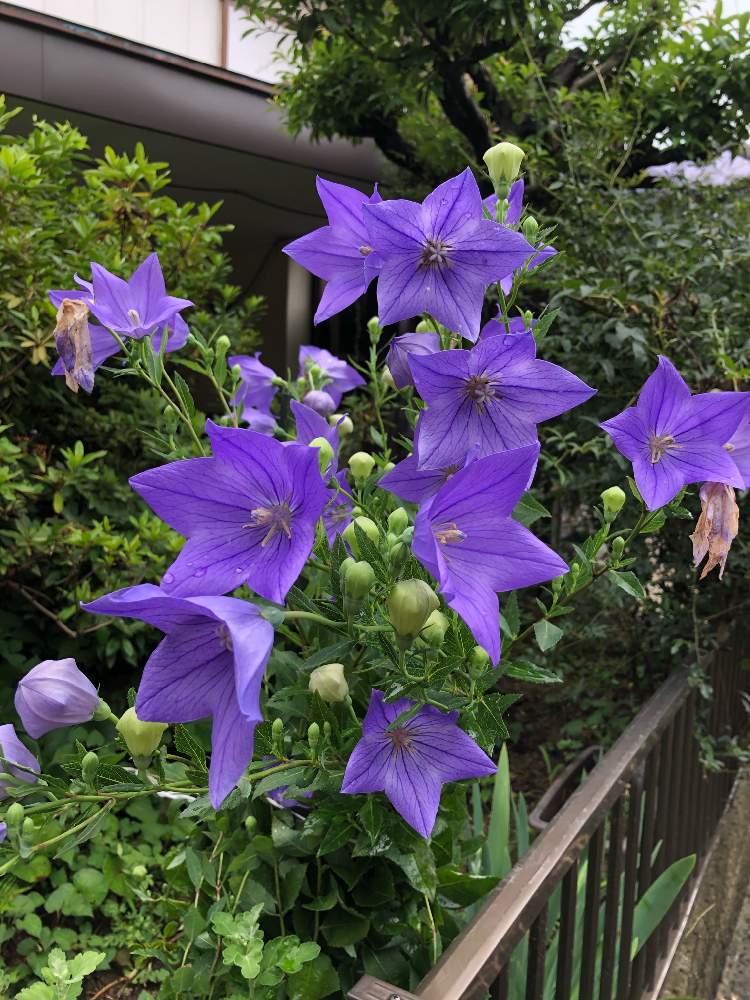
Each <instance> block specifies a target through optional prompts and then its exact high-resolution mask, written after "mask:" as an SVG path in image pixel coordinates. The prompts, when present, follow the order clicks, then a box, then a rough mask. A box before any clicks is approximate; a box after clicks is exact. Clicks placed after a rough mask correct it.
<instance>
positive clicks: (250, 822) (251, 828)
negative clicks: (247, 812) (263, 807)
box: [245, 816, 258, 834]
mask: <svg viewBox="0 0 750 1000" xmlns="http://www.w3.org/2000/svg"><path fill="white" fill-rule="evenodd" d="M257 825H258V821H257V819H256V818H255V816H246V817H245V829H246V830H247V832H248V833H250V834H252V833H255V828H256V826H257Z"/></svg>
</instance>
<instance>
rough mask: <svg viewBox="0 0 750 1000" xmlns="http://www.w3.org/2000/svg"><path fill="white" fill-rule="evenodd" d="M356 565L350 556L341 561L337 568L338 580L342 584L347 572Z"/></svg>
mask: <svg viewBox="0 0 750 1000" xmlns="http://www.w3.org/2000/svg"><path fill="white" fill-rule="evenodd" d="M355 564H356V559H352V557H351V556H347V557H346V559H342V560H341V565H340V566H339V579H340V580H341V582H342V583H343V582H344V581H345V580H346V578H347V576H348V574H349V570H350V569H351V568H352V566H354V565H355Z"/></svg>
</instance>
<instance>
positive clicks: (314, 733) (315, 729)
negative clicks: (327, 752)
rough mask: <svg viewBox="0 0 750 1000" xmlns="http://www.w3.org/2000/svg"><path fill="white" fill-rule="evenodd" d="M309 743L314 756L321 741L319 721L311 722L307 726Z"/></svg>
mask: <svg viewBox="0 0 750 1000" xmlns="http://www.w3.org/2000/svg"><path fill="white" fill-rule="evenodd" d="M307 743H308V746H309V747H310V753H311V754H312V756H313V757H314V756H315V751H316V750H317V749H318V744H319V743H320V726H319V725H318V723H317V722H311V723H310V725H309V726H308V727H307Z"/></svg>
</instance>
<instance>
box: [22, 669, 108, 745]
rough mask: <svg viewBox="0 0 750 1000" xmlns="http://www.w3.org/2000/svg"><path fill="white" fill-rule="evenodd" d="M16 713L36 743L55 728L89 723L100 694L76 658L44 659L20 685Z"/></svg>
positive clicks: (97, 704)
mask: <svg viewBox="0 0 750 1000" xmlns="http://www.w3.org/2000/svg"><path fill="white" fill-rule="evenodd" d="M15 705H16V711H17V712H18V714H19V716H20V717H21V722H22V723H23V728H24V729H25V730H26V732H27V733H28V734H29V736H31V737H33V738H34V739H35V740H37V739H39V737H40V736H44V734H45V733H48V732H50V730H52V729H59V728H60V727H61V726H74V725H76V724H78V723H80V722H88V721H89V720H90V719H91V718H92V717H93V715H94V712H96V710H97V708H98V707H99V695H98V694H97V691H96V688H95V687H94V685H93V684H92V683H91V681H90V680H89V679H88V677H86V676H85V675H84V674H82V673H81V671H80V670H79V669H78V667H77V666H76V661H75V660H73V659H70V658H68V659H65V660H43V661H42V663H37V665H36V666H35V667H32V669H31V670H30V671H29V672H28V673H27V674H26V676H25V677H22V678H21V680H20V681H19V682H18V687H17V688H16V697H15Z"/></svg>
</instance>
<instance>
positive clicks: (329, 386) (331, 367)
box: [299, 344, 365, 408]
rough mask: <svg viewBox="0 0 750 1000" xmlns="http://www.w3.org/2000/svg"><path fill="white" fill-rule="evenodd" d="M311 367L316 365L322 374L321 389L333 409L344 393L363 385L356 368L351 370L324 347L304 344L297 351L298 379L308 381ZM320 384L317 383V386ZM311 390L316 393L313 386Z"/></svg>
mask: <svg viewBox="0 0 750 1000" xmlns="http://www.w3.org/2000/svg"><path fill="white" fill-rule="evenodd" d="M313 365H317V366H318V368H320V370H321V372H322V373H323V378H322V383H323V384H322V388H323V389H324V390H325V392H326V393H327V394H328V395H329V396H330V397H331V399H332V400H333V405H334V408H335V407H337V406H338V405H339V403H340V402H341V397H342V396H343V395H344V393H346V392H351V390H352V389H356V388H357V387H358V386H360V385H364V384H365V380H364V379H363V378H362V376H361V375H360V374H359V372H358V371H357V370H356V368H352V366H351V365H349V364H347V363H346V361H342V360H341V358H337V357H336V355H335V354H331V352H330V351H327V350H326V349H325V348H324V347H313V346H312V345H311V344H304V345H303V346H302V347H300V349H299V378H302V379H307V380H308V381H309V370H310V368H311V367H312V366H313ZM320 384H321V383H320V382H318V383H317V385H318V386H320ZM311 389H313V391H318V390H317V389H316V387H315V386H311ZM308 395H309V393H308Z"/></svg>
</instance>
